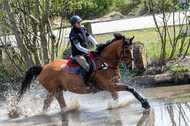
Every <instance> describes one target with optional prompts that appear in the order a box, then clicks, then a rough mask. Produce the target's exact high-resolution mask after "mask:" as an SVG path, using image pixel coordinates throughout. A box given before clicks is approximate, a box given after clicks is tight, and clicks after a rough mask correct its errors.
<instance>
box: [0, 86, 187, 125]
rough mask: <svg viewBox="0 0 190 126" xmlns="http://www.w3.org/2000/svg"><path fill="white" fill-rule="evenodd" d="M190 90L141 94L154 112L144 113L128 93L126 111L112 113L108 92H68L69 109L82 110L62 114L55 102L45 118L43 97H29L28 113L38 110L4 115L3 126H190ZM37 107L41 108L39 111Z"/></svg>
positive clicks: (178, 88) (155, 90) (154, 90)
mask: <svg viewBox="0 0 190 126" xmlns="http://www.w3.org/2000/svg"><path fill="white" fill-rule="evenodd" d="M187 90H190V85H189V86H187V85H186V86H175V87H160V88H151V89H143V90H140V91H141V93H142V94H143V95H144V96H145V97H147V98H148V99H149V101H150V104H151V109H149V110H144V109H143V108H142V107H141V105H140V104H139V102H137V101H136V99H135V98H133V96H132V95H130V94H129V93H126V92H121V93H120V94H119V97H120V100H119V101H120V103H119V106H122V107H121V108H116V109H109V110H108V109H107V108H108V107H109V102H110V100H111V95H110V93H108V92H101V93H98V94H95V95H92V94H91V95H74V94H70V93H68V92H67V93H66V94H64V95H65V96H66V101H67V103H68V105H69V104H70V105H69V106H70V108H75V106H76V108H77V106H78V104H80V108H79V109H76V110H72V109H68V110H67V111H66V112H60V111H59V105H58V103H57V102H55V101H54V102H53V104H52V106H53V107H50V109H49V110H48V112H47V113H45V114H43V113H41V109H42V105H41V106H40V107H39V105H40V103H41V102H42V101H43V98H42V99H38V98H40V97H36V96H35V101H31V99H33V100H34V98H32V97H31V94H29V96H30V97H31V98H30V97H28V96H27V100H28V101H31V102H30V103H29V104H27V102H25V105H26V106H27V107H25V109H27V110H28V109H29V106H30V105H31V106H32V107H33V106H35V107H34V108H30V109H31V110H30V111H28V112H27V113H29V114H28V116H26V117H20V118H15V119H11V118H6V119H5V115H3V116H2V115H1V116H0V125H3V126H6V125H7V126H18V125H30V126H36V125H40V126H52V125H56V126H76V125H77V126H94V125H104V126H110V125H111V126H190V99H189V97H190V93H189V92H187ZM174 91H175V92H174ZM147 92H148V93H147ZM71 99H72V100H71ZM23 101H26V100H23ZM37 102H38V103H37ZM69 102H70V103H69ZM126 103H127V104H126ZM114 104H115V103H114ZM123 104H126V106H123ZM22 105H24V104H22ZM3 106H5V104H1V106H0V111H1V112H2V111H3V110H4V109H3V108H2V107H3ZM55 106H57V108H56V107H55ZM37 107H39V108H38V109H37ZM35 108H36V110H35ZM4 111H5V110H4ZM32 111H34V112H32ZM2 117H3V118H2Z"/></svg>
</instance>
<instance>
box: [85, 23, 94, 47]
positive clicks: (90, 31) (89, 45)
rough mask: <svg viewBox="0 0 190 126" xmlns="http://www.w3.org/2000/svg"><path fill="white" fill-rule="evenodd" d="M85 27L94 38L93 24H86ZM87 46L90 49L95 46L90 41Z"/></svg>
mask: <svg viewBox="0 0 190 126" xmlns="http://www.w3.org/2000/svg"><path fill="white" fill-rule="evenodd" d="M84 27H85V28H86V29H87V30H88V33H89V34H90V35H92V36H93V34H92V27H91V23H90V22H87V23H84ZM87 46H88V48H93V47H94V45H93V44H92V43H91V42H90V41H88V43H87Z"/></svg>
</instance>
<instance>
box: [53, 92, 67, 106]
mask: <svg viewBox="0 0 190 126" xmlns="http://www.w3.org/2000/svg"><path fill="white" fill-rule="evenodd" d="M55 98H56V99H57V101H58V102H59V105H60V107H61V109H64V108H65V107H66V103H65V99H64V97H63V91H62V90H60V91H58V92H56V93H55Z"/></svg>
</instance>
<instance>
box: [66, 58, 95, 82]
mask: <svg viewBox="0 0 190 126" xmlns="http://www.w3.org/2000/svg"><path fill="white" fill-rule="evenodd" d="M91 64H92V70H91V74H90V77H93V76H94V75H95V71H96V69H97V68H96V63H95V61H94V60H93V59H91ZM83 71H84V68H83V67H82V66H81V65H77V66H70V65H68V64H67V73H69V74H76V75H77V76H78V77H79V78H81V79H82V78H83V75H82V73H83Z"/></svg>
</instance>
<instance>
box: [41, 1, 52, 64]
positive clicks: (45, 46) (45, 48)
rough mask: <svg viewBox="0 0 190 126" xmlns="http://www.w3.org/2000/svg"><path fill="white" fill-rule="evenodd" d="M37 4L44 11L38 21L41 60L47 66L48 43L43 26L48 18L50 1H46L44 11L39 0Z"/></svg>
mask: <svg viewBox="0 0 190 126" xmlns="http://www.w3.org/2000/svg"><path fill="white" fill-rule="evenodd" d="M38 3H39V4H40V7H41V8H42V9H43V11H44V15H43V16H42V19H41V21H40V38H41V44H42V51H43V60H44V63H45V64H47V63H49V55H48V54H49V53H48V42H47V39H46V30H45V26H46V24H47V23H48V17H49V14H50V1H49V0H46V7H45V9H44V8H43V6H42V4H41V2H40V1H39V0H38Z"/></svg>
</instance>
